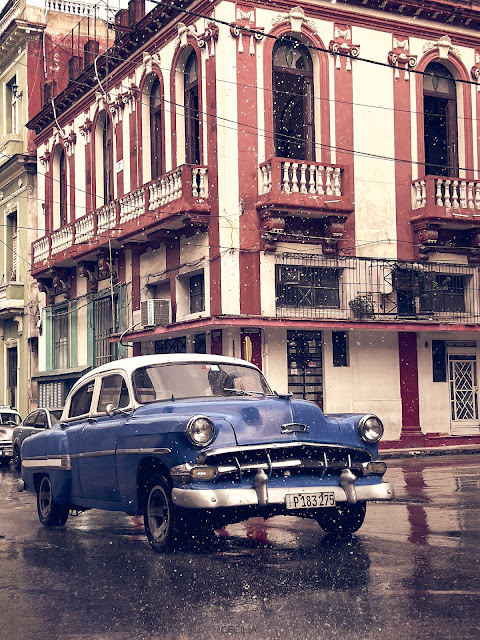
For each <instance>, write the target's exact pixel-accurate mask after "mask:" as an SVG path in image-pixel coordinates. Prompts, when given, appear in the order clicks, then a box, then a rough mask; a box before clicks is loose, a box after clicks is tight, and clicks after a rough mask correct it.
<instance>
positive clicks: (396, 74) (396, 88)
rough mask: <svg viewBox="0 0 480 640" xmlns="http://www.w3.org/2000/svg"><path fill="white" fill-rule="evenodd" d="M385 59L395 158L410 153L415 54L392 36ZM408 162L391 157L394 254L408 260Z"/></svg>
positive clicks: (410, 250)
mask: <svg viewBox="0 0 480 640" xmlns="http://www.w3.org/2000/svg"><path fill="white" fill-rule="evenodd" d="M388 63H389V64H390V65H391V66H392V67H393V73H392V81H393V105H394V106H393V114H394V115H393V122H394V125H393V126H394V145H395V153H394V155H395V158H399V159H402V158H409V157H410V156H411V144H412V140H411V119H412V116H411V113H412V108H411V104H410V82H409V80H410V73H409V71H410V70H411V69H413V68H415V67H416V65H417V57H416V56H412V55H410V43H409V40H408V38H403V39H402V38H401V37H400V36H393V40H392V49H391V50H390V51H389V53H388ZM411 171H412V169H411V166H410V165H409V164H408V163H406V162H401V161H400V160H396V161H395V200H396V220H397V256H398V258H399V259H403V260H411V259H412V258H413V257H414V255H413V254H414V247H412V244H411V242H412V232H411V228H410V225H409V219H408V214H409V211H410V209H411V198H412V196H411V189H412V186H411V180H412V176H411Z"/></svg>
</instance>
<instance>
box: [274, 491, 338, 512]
mask: <svg viewBox="0 0 480 640" xmlns="http://www.w3.org/2000/svg"><path fill="white" fill-rule="evenodd" d="M285 501H286V507H287V509H318V508H320V507H334V506H335V494H334V493H333V491H332V492H326V491H322V493H287V495H286V496H285Z"/></svg>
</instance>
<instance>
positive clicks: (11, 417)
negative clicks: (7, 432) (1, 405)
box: [0, 411, 22, 425]
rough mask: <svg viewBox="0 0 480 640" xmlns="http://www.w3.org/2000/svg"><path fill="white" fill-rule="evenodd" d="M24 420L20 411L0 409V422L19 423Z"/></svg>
mask: <svg viewBox="0 0 480 640" xmlns="http://www.w3.org/2000/svg"><path fill="white" fill-rule="evenodd" d="M21 421H22V419H21V417H20V416H19V415H18V413H10V412H6V411H0V424H15V425H18V424H20V422H21Z"/></svg>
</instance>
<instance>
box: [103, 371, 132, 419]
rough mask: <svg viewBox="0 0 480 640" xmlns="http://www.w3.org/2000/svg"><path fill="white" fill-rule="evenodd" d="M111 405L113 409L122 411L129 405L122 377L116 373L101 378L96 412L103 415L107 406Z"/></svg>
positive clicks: (128, 397) (125, 385)
mask: <svg viewBox="0 0 480 640" xmlns="http://www.w3.org/2000/svg"><path fill="white" fill-rule="evenodd" d="M109 404H113V406H114V407H115V408H120V409H124V408H125V407H128V405H129V404H130V395H129V393H128V388H127V384H126V382H125V380H124V379H123V377H122V376H121V375H120V374H118V373H116V374H114V375H111V376H105V377H104V378H102V386H101V388H100V396H99V398H98V406H97V412H98V413H104V412H105V411H106V410H107V405H109Z"/></svg>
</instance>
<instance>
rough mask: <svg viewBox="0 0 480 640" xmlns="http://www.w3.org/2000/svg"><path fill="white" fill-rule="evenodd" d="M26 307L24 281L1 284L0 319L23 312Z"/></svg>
mask: <svg viewBox="0 0 480 640" xmlns="http://www.w3.org/2000/svg"><path fill="white" fill-rule="evenodd" d="M24 307H25V300H24V284H23V282H7V283H6V284H2V285H0V319H1V320H6V319H7V318H12V317H13V316H16V315H18V314H19V313H23V311H24Z"/></svg>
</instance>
